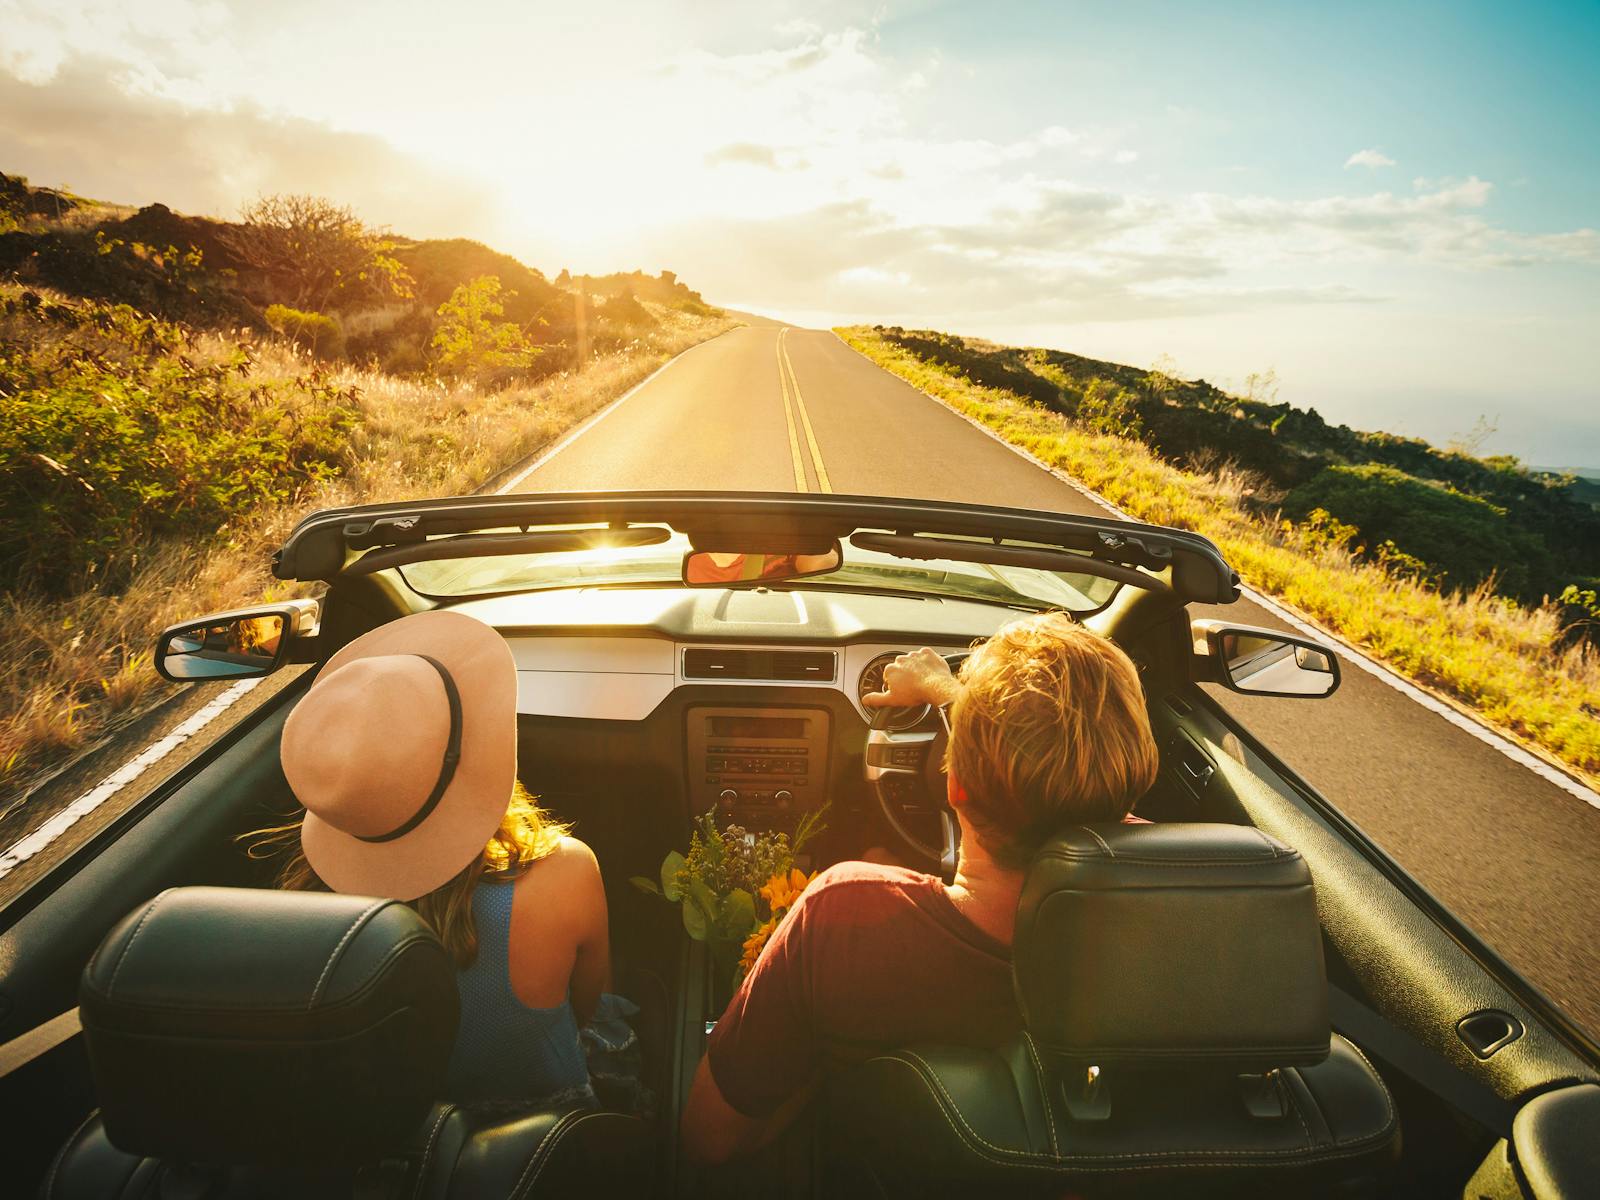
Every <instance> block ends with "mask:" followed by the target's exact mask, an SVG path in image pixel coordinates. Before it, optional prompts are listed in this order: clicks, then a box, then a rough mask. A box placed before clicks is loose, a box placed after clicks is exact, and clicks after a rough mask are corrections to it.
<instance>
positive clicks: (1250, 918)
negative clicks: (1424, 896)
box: [1012, 824, 1328, 1073]
mask: <svg viewBox="0 0 1600 1200" xmlns="http://www.w3.org/2000/svg"><path fill="white" fill-rule="evenodd" d="M1012 962H1013V964H1014V968H1013V969H1014V971H1015V977H1016V988H1017V999H1018V1003H1019V1004H1020V1005H1021V1007H1022V1014H1023V1020H1024V1022H1025V1023H1026V1025H1027V1028H1028V1030H1029V1032H1030V1033H1031V1034H1032V1035H1033V1037H1034V1039H1035V1040H1036V1041H1038V1042H1039V1043H1040V1044H1041V1045H1043V1046H1045V1047H1047V1048H1048V1049H1050V1050H1053V1051H1055V1052H1057V1053H1060V1054H1063V1055H1066V1056H1068V1057H1070V1058H1073V1059H1079V1060H1082V1061H1083V1062H1086V1063H1092V1064H1095V1065H1098V1066H1107V1065H1114V1064H1120V1065H1124V1066H1141V1067H1157V1066H1163V1067H1195V1066H1202V1065H1211V1066H1215V1067H1218V1068H1225V1069H1229V1070H1234V1071H1238V1072H1241V1073H1242V1072H1257V1071H1266V1070H1271V1069H1273V1068H1276V1067H1286V1066H1294V1065H1304V1064H1310V1063H1316V1062H1320V1061H1322V1060H1323V1059H1324V1058H1326V1057H1327V1056H1328V986H1327V976H1326V974H1325V973H1324V968H1323V961H1322V934H1321V928H1320V926H1319V924H1318V921H1317V907H1316V899H1315V896H1314V895H1313V893H1312V888H1311V872H1310V871H1309V870H1308V869H1307V867H1306V864H1305V861H1304V860H1303V859H1302V858H1301V857H1300V855H1299V854H1298V853H1297V852H1295V851H1294V850H1291V849H1289V848H1288V847H1287V846H1284V845H1281V844H1280V843H1278V842H1275V841H1273V840H1272V839H1271V838H1270V837H1267V836H1266V835H1265V834H1263V833H1261V832H1259V831H1258V830H1255V829H1251V828H1248V827H1244V826H1237V825H1199V824H1166V825H1120V824H1118V825H1094V826H1080V827H1078V828H1076V829H1072V830H1070V831H1068V832H1065V833H1063V834H1061V835H1060V836H1058V837H1056V838H1055V839H1054V840H1052V841H1051V842H1049V843H1048V844H1047V845H1046V846H1045V847H1044V849H1042V850H1041V851H1040V852H1039V854H1038V855H1037V856H1036V857H1035V859H1034V861H1033V863H1032V865H1031V866H1030V867H1029V869H1028V877H1027V881H1026V883H1025V884H1024V886H1023V890H1022V899H1021V902H1020V904H1019V905H1018V908H1017V925H1016V934H1015V941H1014V944H1013V947H1012Z"/></svg>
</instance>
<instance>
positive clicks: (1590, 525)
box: [876, 327, 1600, 629]
mask: <svg viewBox="0 0 1600 1200" xmlns="http://www.w3.org/2000/svg"><path fill="white" fill-rule="evenodd" d="M876 332H877V333H878V335H879V336H880V337H881V338H882V339H883V340H884V341H885V342H887V343H888V344H890V345H893V346H896V347H899V348H901V349H903V350H905V351H907V352H909V353H910V354H913V355H915V356H916V357H917V358H918V359H920V360H922V361H924V362H928V363H932V364H936V365H939V366H942V367H945V368H949V369H951V370H953V371H956V372H958V373H960V374H961V375H963V376H964V377H966V378H968V379H970V380H972V381H973V382H975V383H978V384H981V385H983V386H986V387H994V388H1003V389H1005V390H1007V391H1009V392H1011V393H1013V394H1015V395H1018V396H1022V397H1026V398H1027V399H1029V400H1031V401H1033V402H1035V403H1038V404H1041V405H1044V406H1045V407H1047V408H1049V409H1051V410H1053V411H1055V412H1059V413H1061V414H1062V415H1063V416H1065V417H1068V418H1071V419H1074V420H1081V421H1084V422H1085V423H1086V424H1088V425H1089V426H1090V427H1091V428H1093V429H1095V430H1097V431H1100V432H1108V433H1119V434H1126V435H1129V436H1133V437H1136V438H1137V439H1138V440H1140V441H1141V442H1143V443H1144V444H1145V445H1146V446H1148V447H1149V448H1150V449H1151V450H1153V451H1154V452H1155V453H1157V454H1158V455H1160V456H1161V457H1162V458H1164V459H1166V460H1167V461H1169V462H1172V463H1174V464H1176V465H1178V466H1181V467H1185V468H1189V469H1193V470H1202V471H1205V470H1210V469H1213V468H1215V467H1217V466H1218V465H1221V464H1227V465H1228V467H1229V468H1230V469H1231V470H1232V471H1234V472H1235V473H1237V474H1239V475H1241V476H1242V477H1243V478H1244V479H1245V480H1246V481H1247V482H1246V485H1245V486H1246V490H1247V495H1246V501H1247V503H1248V504H1249V506H1250V508H1251V509H1252V510H1253V511H1254V512H1256V513H1259V514H1262V515H1267V516H1276V515H1278V514H1281V515H1282V516H1283V517H1284V518H1287V519H1289V520H1292V521H1294V522H1296V523H1297V524H1305V523H1307V522H1310V523H1312V524H1314V525H1318V526H1320V527H1321V528H1322V530H1323V531H1324V535H1325V536H1327V537H1330V538H1333V539H1336V540H1339V541H1341V542H1343V543H1346V544H1347V545H1348V546H1349V548H1350V549H1351V550H1352V552H1353V553H1355V555H1356V557H1357V558H1359V559H1361V560H1364V561H1371V562H1376V563H1381V564H1383V565H1385V566H1386V567H1387V568H1388V569H1389V570H1390V571H1391V572H1393V573H1396V574H1402V575H1408V576H1410V577H1413V578H1416V579H1418V580H1419V581H1422V582H1425V583H1428V584H1429V585H1431V586H1434V587H1437V588H1439V589H1441V590H1443V591H1447V592H1459V591H1471V590H1473V589H1476V588H1479V587H1488V588H1490V589H1491V590H1492V591H1494V592H1496V593H1498V594H1500V595H1503V596H1507V597H1510V598H1513V599H1516V600H1518V601H1520V602H1522V603H1525V604H1530V605H1538V604H1541V603H1544V602H1545V601H1546V600H1554V599H1558V598H1560V597H1562V596H1563V595H1564V594H1565V595H1566V596H1568V597H1569V598H1570V599H1571V600H1572V603H1571V604H1570V605H1569V608H1570V609H1571V611H1570V612H1569V613H1568V614H1567V616H1568V618H1569V620H1570V621H1571V622H1573V623H1574V628H1582V629H1591V628H1593V627H1592V626H1590V625H1589V624H1587V621H1589V620H1592V619H1593V618H1594V617H1596V616H1600V613H1591V612H1588V611H1585V608H1586V606H1585V605H1584V604H1583V603H1582V599H1581V598H1582V595H1583V593H1588V594H1589V595H1590V597H1591V599H1590V600H1589V604H1591V605H1592V604H1593V600H1592V596H1593V593H1594V591H1595V590H1596V589H1597V588H1600V509H1597V508H1596V507H1595V506H1594V505H1593V504H1592V503H1590V502H1589V495H1588V491H1589V489H1588V488H1587V487H1585V486H1584V485H1585V484H1587V483H1588V481H1585V480H1581V479H1577V478H1575V477H1574V476H1572V475H1565V474H1556V473H1549V472H1541V471H1538V470H1534V469H1530V468H1528V467H1525V466H1523V465H1522V464H1521V463H1519V462H1518V461H1517V460H1516V459H1514V458H1509V457H1490V458H1479V457H1476V456H1474V455H1472V454H1469V453H1467V452H1465V451H1462V450H1455V449H1441V448H1439V447H1436V446H1433V445H1430V444H1429V443H1427V442H1425V441H1422V440H1421V439H1418V438H1405V437H1399V436H1396V435H1394V434H1387V433H1369V432H1362V431H1359V430H1354V429H1351V428H1349V427H1348V426H1345V425H1333V424H1330V423H1329V422H1327V421H1326V420H1324V419H1323V418H1322V416H1321V415H1320V414H1319V413H1317V411H1316V410H1315V409H1302V408H1297V407H1295V406H1294V405H1292V404H1288V403H1281V402H1278V401H1277V400H1276V398H1275V396H1274V395H1273V393H1274V392H1275V390H1276V386H1275V384H1274V383H1273V382H1272V381H1271V380H1270V379H1269V380H1267V381H1253V382H1254V383H1255V384H1256V388H1255V390H1256V391H1257V395H1256V396H1254V397H1252V396H1236V395H1231V394H1229V393H1227V392H1225V391H1223V390H1222V389H1220V388H1218V387H1216V386H1214V385H1212V384H1210V383H1207V382H1206V381H1205V380H1203V379H1195V380H1184V379H1180V378H1178V377H1176V376H1175V375H1174V374H1172V373H1169V372H1164V371H1160V370H1148V369H1141V368H1138V367H1130V366H1126V365H1123V364H1120V363H1111V362H1104V361H1101V360H1098V359H1092V358H1085V357H1083V356H1081V355H1076V354H1070V353H1067V352H1066V351H1061V350H1043V349H1034V348H1018V347H1010V346H999V345H995V344H993V343H990V342H986V341H982V340H979V339H975V338H963V337H958V336H955V335H951V334H945V333H936V332H932V331H927V330H906V329H901V328H899V327H889V328H884V327H879V328H878V329H877V330H876ZM1569 589H1570V590H1569ZM1580 622H1583V623H1582V624H1581V625H1580V624H1579V623H1580Z"/></svg>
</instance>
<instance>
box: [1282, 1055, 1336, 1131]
mask: <svg viewBox="0 0 1600 1200" xmlns="http://www.w3.org/2000/svg"><path fill="white" fill-rule="evenodd" d="M1297 1073H1298V1072H1297ZM1278 1086H1279V1088H1281V1089H1282V1091H1283V1098H1284V1099H1285V1100H1286V1101H1288V1103H1289V1111H1290V1112H1292V1113H1293V1114H1294V1118H1295V1120H1297V1121H1299V1122H1300V1131H1301V1132H1302V1133H1304V1134H1305V1135H1306V1145H1307V1146H1310V1147H1312V1148H1313V1149H1314V1148H1315V1147H1316V1144H1317V1143H1316V1141H1315V1139H1313V1138H1312V1136H1311V1126H1309V1125H1307V1124H1306V1118H1305V1114H1304V1113H1302V1112H1301V1111H1300V1106H1299V1105H1298V1104H1296V1103H1295V1099H1294V1089H1293V1088H1292V1087H1289V1086H1288V1085H1287V1084H1285V1083H1284V1082H1282V1081H1281V1080H1280V1081H1279V1082H1278ZM1330 1132H1331V1131H1330Z"/></svg>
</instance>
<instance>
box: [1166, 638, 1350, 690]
mask: <svg viewBox="0 0 1600 1200" xmlns="http://www.w3.org/2000/svg"><path fill="white" fill-rule="evenodd" d="M1191 628H1192V629H1193V630H1194V634H1195V660H1196V665H1197V667H1199V668H1200V670H1199V674H1200V678H1202V679H1203V680H1205V681H1207V682H1210V683H1220V684H1222V686H1223V687H1225V688H1228V689H1230V690H1232V691H1235V692H1242V693H1244V694H1246V695H1252V696H1292V697H1297V698H1299V699H1302V700H1314V699H1319V698H1321V697H1323V696H1331V695H1333V693H1334V691H1335V690H1336V689H1337V688H1338V686H1339V658H1338V656H1337V655H1336V654H1334V652H1333V651H1332V650H1330V649H1328V647H1326V646H1324V645H1322V644H1321V643H1320V642H1315V641H1312V640H1311V639H1310V638H1303V637H1296V636H1294V635H1293V634H1290V633H1279V632H1278V631H1277V630H1275V629H1259V628H1256V627H1255V626H1253V625H1229V624H1227V623H1225V622H1222V621H1195V622H1193V623H1192V625H1191Z"/></svg>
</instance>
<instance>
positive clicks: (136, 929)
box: [106, 890, 172, 1000]
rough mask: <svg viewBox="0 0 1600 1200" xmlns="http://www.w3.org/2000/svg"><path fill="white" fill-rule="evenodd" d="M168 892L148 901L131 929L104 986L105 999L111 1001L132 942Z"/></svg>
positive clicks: (168, 894)
mask: <svg viewBox="0 0 1600 1200" xmlns="http://www.w3.org/2000/svg"><path fill="white" fill-rule="evenodd" d="M171 894H172V892H171V891H170V890H168V891H165V892H162V893H161V894H160V895H159V896H157V897H156V898H155V899H154V900H152V901H150V907H149V908H147V909H145V910H144V915H143V916H142V917H140V918H139V923H138V924H137V925H135V926H134V927H133V932H132V933H131V934H129V935H128V940H127V942H126V943H124V945H123V947H122V953H121V954H119V955H117V965H116V966H115V967H114V968H113V969H112V971H111V982H110V983H108V984H107V985H106V999H107V1000H109V999H111V997H112V995H113V994H114V993H115V992H116V990H117V976H118V975H121V974H122V964H123V963H125V962H127V961H128V951H129V950H132V949H133V944H134V942H136V941H138V940H139V935H140V934H141V933H143V932H144V923H145V922H146V921H148V920H149V919H150V914H151V913H153V912H155V911H156V909H157V908H159V907H160V906H161V902H162V901H163V900H165V899H166V898H167V897H168V896H170V895H171Z"/></svg>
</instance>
